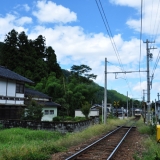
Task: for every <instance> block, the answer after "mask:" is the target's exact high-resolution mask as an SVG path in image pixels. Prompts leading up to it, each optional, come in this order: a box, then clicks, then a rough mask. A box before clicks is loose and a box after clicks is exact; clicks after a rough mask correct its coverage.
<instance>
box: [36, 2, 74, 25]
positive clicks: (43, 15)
mask: <svg viewBox="0 0 160 160" xmlns="http://www.w3.org/2000/svg"><path fill="white" fill-rule="evenodd" d="M36 7H37V11H33V15H34V16H36V17H37V18H38V20H39V21H40V22H50V23H68V22H72V21H76V20H77V16H76V13H74V12H71V11H70V9H68V8H65V7H63V6H62V5H57V4H56V3H54V2H52V1H47V2H46V1H38V2H37V6H36Z"/></svg>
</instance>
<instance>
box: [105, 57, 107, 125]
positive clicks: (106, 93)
mask: <svg viewBox="0 0 160 160" xmlns="http://www.w3.org/2000/svg"><path fill="white" fill-rule="evenodd" d="M104 73H105V80H104V84H105V88H104V124H106V116H107V58H105V72H104Z"/></svg>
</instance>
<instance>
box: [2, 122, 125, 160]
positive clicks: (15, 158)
mask: <svg viewBox="0 0 160 160" xmlns="http://www.w3.org/2000/svg"><path fill="white" fill-rule="evenodd" d="M124 123H126V120H118V119H117V120H115V119H109V120H108V121H107V124H108V125H104V124H98V125H93V126H91V127H89V128H87V129H85V130H83V131H82V132H77V133H67V134H65V135H64V134H61V133H58V132H52V131H42V130H30V129H24V128H11V129H1V130H0V142H1V145H0V160H49V159H50V155H51V154H54V153H57V152H62V151H65V150H67V149H68V148H69V147H71V146H75V145H77V144H79V143H83V142H85V141H86V140H88V139H90V138H91V137H94V136H98V135H101V134H103V133H105V132H107V131H109V130H111V129H113V128H115V127H116V126H117V125H121V124H124Z"/></svg>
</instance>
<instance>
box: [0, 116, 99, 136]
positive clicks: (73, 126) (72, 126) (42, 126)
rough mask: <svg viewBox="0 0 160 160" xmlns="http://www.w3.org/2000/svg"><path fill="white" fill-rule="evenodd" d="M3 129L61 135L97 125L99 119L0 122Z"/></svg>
mask: <svg viewBox="0 0 160 160" xmlns="http://www.w3.org/2000/svg"><path fill="white" fill-rule="evenodd" d="M1 123H2V124H3V127H4V128H14V127H22V128H29V129H35V130H50V131H58V132H61V133H66V132H78V131H82V130H83V129H85V128H87V127H89V126H91V125H94V124H98V123H99V117H94V118H92V119H89V120H85V121H80V122H45V121H40V122H38V121H23V120H1Z"/></svg>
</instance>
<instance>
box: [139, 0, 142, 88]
mask: <svg viewBox="0 0 160 160" xmlns="http://www.w3.org/2000/svg"><path fill="white" fill-rule="evenodd" d="M142 11H143V0H141V28H140V56H139V78H140V89H141V90H142V87H141V83H142V82H141V73H140V69H141V52H142V46H141V40H142V13H143V12H142Z"/></svg>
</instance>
